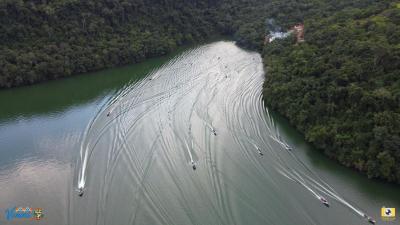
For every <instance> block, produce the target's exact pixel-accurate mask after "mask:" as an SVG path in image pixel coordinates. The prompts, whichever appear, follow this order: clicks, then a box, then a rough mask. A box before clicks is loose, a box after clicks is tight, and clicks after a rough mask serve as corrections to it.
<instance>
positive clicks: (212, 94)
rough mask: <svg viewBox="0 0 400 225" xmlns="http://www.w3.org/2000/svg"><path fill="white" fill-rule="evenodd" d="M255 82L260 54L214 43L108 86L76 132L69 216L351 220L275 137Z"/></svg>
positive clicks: (354, 219)
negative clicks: (120, 85)
mask: <svg viewBox="0 0 400 225" xmlns="http://www.w3.org/2000/svg"><path fill="white" fill-rule="evenodd" d="M263 81H264V70H263V65H262V59H261V57H260V55H259V54H257V53H253V52H248V51H244V50H242V49H240V48H238V47H237V46H236V45H235V44H234V43H233V42H224V41H221V42H215V43H212V44H208V45H204V46H201V47H198V48H194V49H192V50H188V51H186V52H184V53H182V54H181V55H179V56H177V57H175V58H174V59H172V60H170V61H169V62H168V63H166V64H164V65H163V66H161V67H160V68H158V69H156V70H154V71H153V72H151V73H150V74H148V75H147V76H146V77H145V78H143V79H142V80H140V81H138V82H132V83H129V84H128V85H126V86H125V87H124V88H122V89H121V90H119V91H117V92H116V93H114V94H113V95H112V96H111V97H110V98H109V99H108V100H107V101H106V102H104V103H103V106H102V107H101V109H100V110H99V112H98V113H97V114H96V115H94V117H93V120H92V121H91V123H90V124H89V125H88V126H87V129H86V132H85V133H84V135H83V137H82V144H81V149H80V155H79V158H78V160H77V161H78V162H77V164H76V168H75V175H76V176H75V181H76V182H75V185H76V186H75V187H76V189H78V191H79V192H78V193H79V194H74V195H72V196H71V201H70V202H71V203H70V204H71V206H70V215H69V223H70V224H96V225H97V224H98V225H104V224H121V225H122V224H155V225H157V224H163V225H167V224H171V225H172V224H187V225H190V224H222V225H231V224H232V225H239V224H249V223H250V224H253V225H258V224H260V225H261V224H284V225H286V224H288V225H289V224H327V225H329V224H338V223H339V224H359V223H360V221H362V218H360V217H364V214H365V213H364V212H363V211H362V210H361V209H359V208H358V207H356V206H355V205H354V204H353V203H350V201H348V200H347V199H345V198H344V197H343V196H341V195H340V194H339V193H337V192H336V191H335V189H334V187H332V186H331V185H329V184H328V183H327V182H325V181H324V180H323V179H322V178H321V177H320V176H319V175H318V174H317V173H316V172H314V171H312V169H310V167H308V164H307V163H305V162H303V161H302V160H301V159H300V157H298V154H297V149H296V146H295V145H291V144H288V143H287V141H286V140H285V138H284V136H282V135H281V134H280V132H279V129H278V127H277V126H276V124H275V122H274V118H273V117H272V116H271V115H270V113H269V111H268V109H267V108H266V107H265V106H264V102H263V99H262V83H263ZM83 191H84V193H85V194H84V195H83ZM79 196H80V197H79ZM321 203H322V204H323V205H325V206H328V207H329V208H328V207H324V206H323V205H322V204H321ZM288 212H290V216H288ZM339 215H340V216H339ZM364 222H365V221H364Z"/></svg>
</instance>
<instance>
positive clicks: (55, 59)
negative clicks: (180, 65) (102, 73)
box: [0, 0, 216, 88]
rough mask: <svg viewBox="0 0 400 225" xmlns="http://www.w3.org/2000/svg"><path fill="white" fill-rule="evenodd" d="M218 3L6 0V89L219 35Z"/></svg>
mask: <svg viewBox="0 0 400 225" xmlns="http://www.w3.org/2000/svg"><path fill="white" fill-rule="evenodd" d="M214 7H215V4H214V3H213V2H211V1H210V2H208V1H205V0H204V1H197V2H191V1H183V0H173V1H172V0H171V1H168V0H167V1H157V0H146V1H141V0H96V1H90V0H89V1H84V0H60V1H59V0H57V1H35V0H1V1H0V21H1V22H0V30H1V32H0V52H1V54H0V88H4V87H13V86H19V85H25V84H32V83H35V82H39V81H43V80H49V79H55V78H58V77H65V76H70V75H72V74H77V73H84V72H88V71H93V70H99V69H103V68H107V67H112V66H117V65H122V64H127V63H134V62H140V61H142V60H144V59H145V58H148V57H153V56H158V55H164V54H166V53H168V52H170V51H171V50H173V49H175V48H176V46H178V45H182V44H185V43H190V42H194V41H200V40H204V39H205V38H207V37H208V36H209V35H211V34H214V33H216V32H215V28H216V26H215V25H214V20H213V16H209V14H210V11H212V10H213V8H214Z"/></svg>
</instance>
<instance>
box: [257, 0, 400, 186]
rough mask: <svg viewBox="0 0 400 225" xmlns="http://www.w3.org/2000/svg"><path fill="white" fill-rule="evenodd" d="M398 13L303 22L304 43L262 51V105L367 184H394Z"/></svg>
mask: <svg viewBox="0 0 400 225" xmlns="http://www.w3.org/2000/svg"><path fill="white" fill-rule="evenodd" d="M399 18H400V8H398V7H397V6H395V5H392V4H390V3H388V4H383V3H375V4H371V5H369V6H367V7H366V8H363V9H360V8H355V7H350V6H349V7H347V8H345V9H344V10H340V11H338V12H336V13H333V14H332V15H331V16H329V17H326V18H321V17H318V16H315V17H314V16H313V17H308V18H307V19H306V20H305V27H306V32H305V35H306V37H305V38H306V43H303V44H295V42H294V39H287V40H281V41H276V42H273V43H272V44H270V45H268V46H267V47H266V48H265V49H264V50H265V52H264V56H265V63H266V66H267V67H266V68H267V75H266V81H265V84H264V98H265V100H266V101H267V103H268V104H269V105H270V106H271V107H272V108H273V109H275V110H277V111H279V112H280V113H282V114H284V115H285V116H286V117H287V118H289V120H290V122H291V123H292V124H293V125H295V126H296V127H297V128H298V129H299V130H300V131H301V132H303V133H304V134H305V136H306V139H307V140H308V141H310V142H312V143H314V144H315V145H316V146H317V147H318V148H320V149H323V150H324V151H325V153H326V154H327V155H329V156H330V157H332V158H334V159H336V160H338V161H339V162H340V163H342V164H344V165H346V166H348V167H353V168H356V169H358V170H360V171H363V172H366V173H367V175H368V176H369V177H371V178H373V177H376V178H381V179H385V180H387V181H391V182H397V183H400V77H399V76H400V23H399V21H400V20H399Z"/></svg>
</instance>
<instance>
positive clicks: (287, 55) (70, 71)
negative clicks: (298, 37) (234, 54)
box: [0, 0, 400, 183]
mask: <svg viewBox="0 0 400 225" xmlns="http://www.w3.org/2000/svg"><path fill="white" fill-rule="evenodd" d="M267 18H274V19H275V20H276V21H277V23H278V24H279V25H280V26H282V27H283V28H289V27H290V26H292V25H293V24H295V23H298V22H304V24H305V39H306V42H305V43H302V44H296V43H295V41H294V39H292V38H288V39H285V40H278V41H274V42H273V43H272V44H269V45H267V46H263V41H264V40H263V37H264V35H265V32H268V30H266V29H267V27H266V19H267ZM0 21H1V22H0V30H1V32H0V53H1V54H0V88H9V87H15V86H20V85H27V84H33V83H36V82H41V81H45V80H50V79H56V78H59V77H66V76H71V75H74V74H79V73H85V72H88V71H93V70H100V69H104V68H107V67H113V66H118V65H123V64H128V63H134V62H140V61H142V60H144V59H146V58H148V57H153V56H158V55H163V54H166V53H168V52H170V51H172V50H174V49H175V48H176V47H177V46H179V45H183V44H185V43H192V42H197V41H201V40H205V39H207V38H208V37H209V36H211V35H214V34H223V35H231V36H233V37H234V38H235V40H236V41H237V44H238V45H240V46H242V47H245V48H249V49H253V50H257V51H260V52H263V56H264V58H265V64H266V81H265V83H264V99H265V101H266V102H267V104H268V105H269V106H270V107H272V108H273V109H275V110H277V111H278V112H280V113H281V114H283V115H284V116H286V117H287V118H288V119H289V120H290V122H291V123H292V124H293V125H294V126H296V127H297V129H298V130H300V131H301V132H303V133H304V134H305V137H306V139H307V140H308V141H310V142H312V143H313V144H314V145H315V146H316V147H318V148H319V149H322V150H324V152H325V153H326V154H327V155H329V156H330V157H332V158H334V159H336V160H338V161H339V162H341V163H342V164H344V165H346V166H348V167H353V168H356V169H358V170H360V171H363V172H365V173H367V174H368V176H369V177H377V178H382V179H385V180H388V181H393V182H398V183H400V79H399V74H400V69H399V68H400V64H399V63H400V42H399V41H400V6H399V4H398V3H397V4H396V3H393V1H388V0H353V1H350V0H296V1H295V0H247V1H242V0H214V1H209V0H192V1H184V0H163V1H160V0H146V1H143V0H96V1H93V0H0Z"/></svg>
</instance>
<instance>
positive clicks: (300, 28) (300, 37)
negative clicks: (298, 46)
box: [291, 23, 304, 43]
mask: <svg viewBox="0 0 400 225" xmlns="http://www.w3.org/2000/svg"><path fill="white" fill-rule="evenodd" d="M291 30H292V31H293V33H294V34H295V35H296V39H297V43H300V42H304V24H302V23H299V24H296V25H294V26H293V27H292V29H291Z"/></svg>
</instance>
